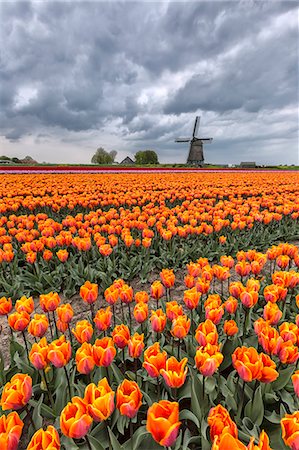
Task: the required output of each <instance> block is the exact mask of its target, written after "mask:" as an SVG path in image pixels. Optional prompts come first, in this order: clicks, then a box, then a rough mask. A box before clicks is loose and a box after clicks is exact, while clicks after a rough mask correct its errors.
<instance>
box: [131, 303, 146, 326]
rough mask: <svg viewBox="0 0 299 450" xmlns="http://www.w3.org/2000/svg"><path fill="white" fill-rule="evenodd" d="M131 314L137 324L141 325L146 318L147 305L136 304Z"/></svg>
mask: <svg viewBox="0 0 299 450" xmlns="http://www.w3.org/2000/svg"><path fill="white" fill-rule="evenodd" d="M133 314H134V317H135V320H136V321H137V322H138V323H143V322H144V321H145V320H146V319H147V318H148V304H147V303H143V302H140V303H137V305H135V307H134V311H133Z"/></svg>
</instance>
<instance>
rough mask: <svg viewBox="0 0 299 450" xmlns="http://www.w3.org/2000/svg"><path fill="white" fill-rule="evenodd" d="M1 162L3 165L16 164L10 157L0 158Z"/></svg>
mask: <svg viewBox="0 0 299 450" xmlns="http://www.w3.org/2000/svg"><path fill="white" fill-rule="evenodd" d="M0 164H2V165H5V164H6V165H11V164H14V163H13V162H11V160H10V159H2V158H0Z"/></svg>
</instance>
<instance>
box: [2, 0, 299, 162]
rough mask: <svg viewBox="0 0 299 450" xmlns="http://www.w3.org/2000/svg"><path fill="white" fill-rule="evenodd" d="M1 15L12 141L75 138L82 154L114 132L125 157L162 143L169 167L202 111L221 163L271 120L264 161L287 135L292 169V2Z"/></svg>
mask: <svg viewBox="0 0 299 450" xmlns="http://www.w3.org/2000/svg"><path fill="white" fill-rule="evenodd" d="M0 15H1V17H0V19H1V42H2V48H1V56H0V83H1V88H0V101H1V113H0V122H1V129H2V131H1V134H2V135H3V136H5V137H6V139H7V140H10V141H13V142H15V141H17V140H19V141H20V146H21V145H22V139H23V138H25V137H26V136H28V135H30V134H32V135H33V136H36V137H37V136H41V135H43V134H47V135H48V134H49V135H52V136H56V138H57V139H58V140H60V142H66V141H67V140H68V137H67V134H68V133H72V132H75V133H76V134H77V136H78V138H77V141H78V144H79V143H81V142H82V140H84V138H82V136H83V134H82V133H89V132H92V130H101V132H103V133H104V132H105V130H109V133H110V134H111V135H114V136H119V137H122V139H123V142H124V143H125V144H126V145H125V148H127V147H128V145H130V146H131V148H132V152H134V150H135V149H139V148H140V147H141V146H146V147H148V146H151V147H155V148H157V145H158V146H159V149H158V150H159V151H160V154H161V156H162V157H161V160H163V154H164V155H165V158H166V159H167V158H169V155H170V154H171V151H172V152H173V153H172V155H173V157H172V158H173V160H175V158H177V157H178V156H179V155H181V154H183V150H181V149H179V148H178V147H176V144H174V143H173V139H174V137H176V136H178V135H180V134H183V135H187V136H188V135H189V134H190V132H191V130H192V126H193V120H194V113H199V114H201V113H203V125H204V134H208V135H210V134H212V135H213V136H214V137H215V143H214V144H213V146H214V147H213V149H214V150H213V151H214V154H215V155H218V156H219V158H222V156H223V152H222V150H221V149H223V148H224V147H225V148H226V147H227V148H228V147H229V145H230V144H229V143H231V145H232V151H234V150H233V148H237V146H239V147H238V148H239V149H240V148H241V141H242V143H243V144H242V145H243V147H244V151H246V150H245V149H246V143H247V142H248V141H249V140H250V136H251V132H252V128H251V126H250V125H248V121H249V122H250V123H251V124H256V126H255V128H259V123H260V120H261V115H262V116H263V118H265V117H266V115H265V114H264V112H265V111H267V114H268V116H269V115H270V117H271V120H270V122H269V123H268V124H267V127H268V136H267V137H266V136H264V133H263V130H262V129H261V130H260V133H261V135H262V136H264V137H263V138H262V141H263V142H264V144H263V145H264V148H265V155H267V154H271V146H270V147H269V146H268V145H267V146H266V144H265V142H266V140H267V139H268V142H270V141H271V139H276V140H277V139H279V138H281V137H282V135H281V134H279V133H282V132H284V133H286V134H288V135H289V136H291V137H290V139H292V140H290V141H289V148H290V151H292V155H293V156H292V158H293V159H294V152H296V149H295V145H296V139H297V140H298V137H297V138H296V136H295V137H294V134H293V133H292V132H291V129H293V128H295V122H296V119H297V117H298V116H297V115H296V114H298V113H296V105H298V83H297V80H298V24H297V21H296V18H297V19H298V5H297V2H295V1H283V2H279V1H253V0H246V1H242V0H241V1H240V2H236V1H228V2H226V1H222V2H218V1H215V2H208V1H202V2H188V1H186V2H183V1H182V2H171V1H169V2H160V3H151V2H135V3H133V2H125V1H121V2H116V1H111V2H109V1H107V2H83V1H82V2H79V1H77V2H62V1H48V2H25V1H16V2H5V3H2V4H1V13H0ZM279 110H281V111H282V113H281V114H274V115H271V112H273V111H279ZM289 110H292V114H288V111H289ZM234 111H235V112H236V114H235V115H234V119H233V120H232V119H231V116H230V114H231V113H232V112H234ZM286 117H287V118H288V119H287V122H286ZM264 120H265V119H264ZM225 121H226V122H225ZM281 123H285V126H284V127H281V126H278V125H281ZM236 124H238V126H236ZM241 129H242V132H241V131H240V130H241ZM246 130H247V132H246ZM277 130H278V131H277ZM80 133H81V135H80ZM277 133H278V135H277ZM71 139H73V140H74V142H75V140H76V138H75V137H72V138H71ZM283 139H285V135H284V136H283ZM41 140H42V139H41V138H38V139H37V141H36V142H41ZM271 142H272V141H271ZM234 146H235V147H234ZM181 148H182V147H181ZM163 152H164V153H163ZM267 152H268V153H267ZM57 157H58V158H59V152H57ZM266 157H267V156H265V158H266ZM216 158H217V157H216ZM295 158H296V155H295ZM183 159H184V158H183ZM247 159H248V158H247ZM71 160H72V155H71V154H70V155H69V161H71Z"/></svg>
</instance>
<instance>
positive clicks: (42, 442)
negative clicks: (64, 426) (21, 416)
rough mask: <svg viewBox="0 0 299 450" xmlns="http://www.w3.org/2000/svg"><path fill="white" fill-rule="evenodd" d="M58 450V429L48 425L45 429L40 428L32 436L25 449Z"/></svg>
mask: <svg viewBox="0 0 299 450" xmlns="http://www.w3.org/2000/svg"><path fill="white" fill-rule="evenodd" d="M48 449H51V450H60V439H59V434H58V431H57V430H56V429H55V428H54V427H53V426H52V425H49V426H48V427H47V429H46V430H43V429H42V428H40V429H39V430H37V431H36V432H35V433H34V435H33V436H32V438H31V440H30V442H29V444H28V447H27V450H48Z"/></svg>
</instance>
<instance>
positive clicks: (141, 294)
mask: <svg viewBox="0 0 299 450" xmlns="http://www.w3.org/2000/svg"><path fill="white" fill-rule="evenodd" d="M134 297H135V302H136V303H148V301H149V295H148V293H147V292H146V291H138V292H135V296H134Z"/></svg>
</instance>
